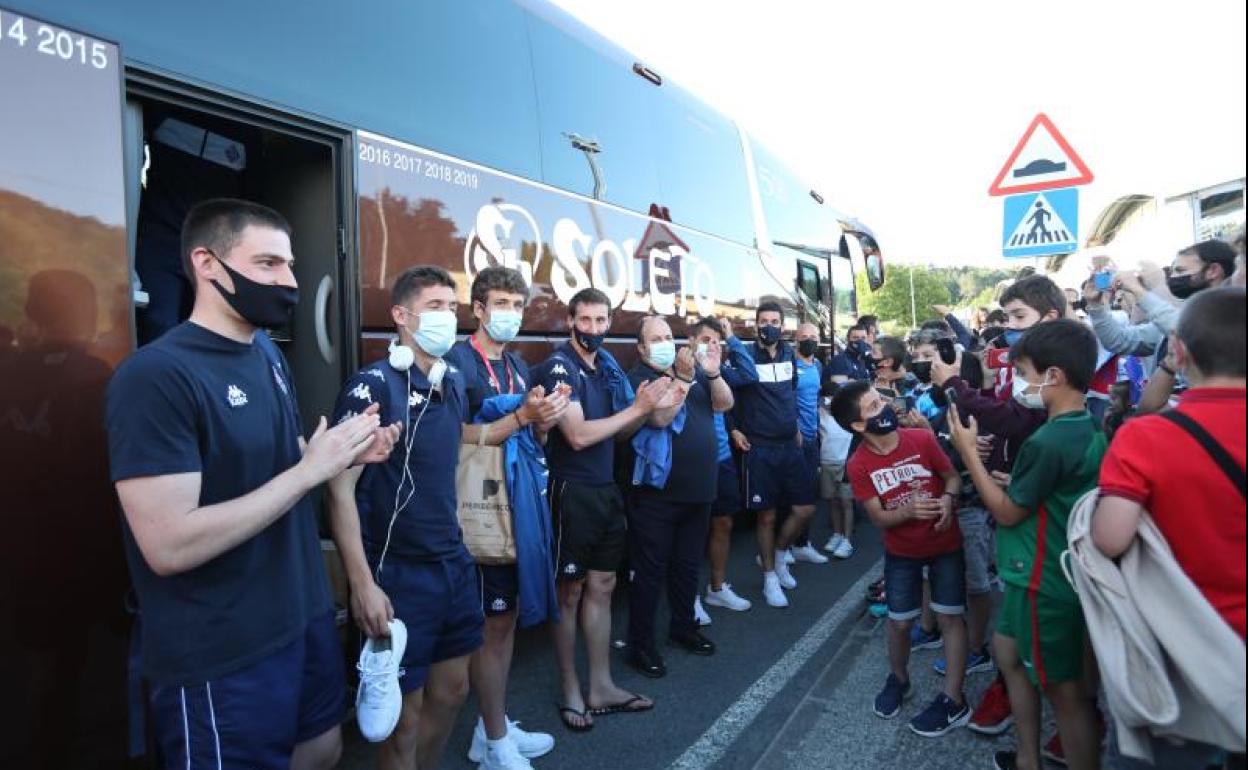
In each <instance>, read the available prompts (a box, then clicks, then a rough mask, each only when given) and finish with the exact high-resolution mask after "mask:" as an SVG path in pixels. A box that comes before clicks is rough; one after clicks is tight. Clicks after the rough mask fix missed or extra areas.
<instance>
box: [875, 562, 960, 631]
mask: <svg viewBox="0 0 1248 770" xmlns="http://www.w3.org/2000/svg"><path fill="white" fill-rule="evenodd" d="M924 567H926V568H927V576H926V577H927V581H928V583H929V584H930V585H931V589H932V603H931V607H932V612H935V613H938V614H941V615H961V614H963V613H964V612H966V561H965V558H964V556H963V554H962V549H961V548H959V549H958V550H956V551H950V552H948V553H942V554H940V555H939V556H929V557H927V558H923V559H912V558H909V557H906V556H894V555H893V554H891V553H888V552H887V551H886V552H885V553H884V593H885V594H886V595H887V597H888V617H889V619H890V620H914V619H915V618H917V617H918V616H919V615H920V614H922V612H923V578H924V575H923V568H924Z"/></svg>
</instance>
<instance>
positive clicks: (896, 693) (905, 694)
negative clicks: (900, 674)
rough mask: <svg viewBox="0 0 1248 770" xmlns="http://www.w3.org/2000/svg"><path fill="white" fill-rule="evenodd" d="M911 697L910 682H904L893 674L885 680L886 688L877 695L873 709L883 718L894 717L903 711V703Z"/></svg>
mask: <svg viewBox="0 0 1248 770" xmlns="http://www.w3.org/2000/svg"><path fill="white" fill-rule="evenodd" d="M909 697H910V683H909V682H902V681H901V680H899V679H898V678H897V677H895V676H893V675H892V674H889V675H888V679H885V680H884V689H883V690H880V694H879V695H877V696H875V704H874V705H873V706H872V708H871V710H872V711H873V712H875V715H876V716H877V717H879V718H881V719H892V718H893V717H895V716H897V712H899V711H901V704H902V702H904V701H905V700H906V699H908V698H909Z"/></svg>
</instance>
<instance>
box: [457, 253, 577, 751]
mask: <svg viewBox="0 0 1248 770" xmlns="http://www.w3.org/2000/svg"><path fill="white" fill-rule="evenodd" d="M528 296H529V287H528V285H527V284H526V283H525V282H524V277H523V276H522V275H521V274H520V272H519V271H518V270H514V269H512V268H509V267H501V266H498V267H487V268H485V269H484V270H482V271H481V272H479V273H477V277H476V278H474V279H473V281H472V290H471V291H470V297H471V299H472V314H473V316H474V317H475V318H476V319H477V330H476V331H475V332H474V333H473V334H471V335H470V336H469V337H468V338H467V339H464V340H460V341H459V342H456V343H455V345H454V346H453V347H452V348H451V350H450V352H449V353H447V354H446V360H447V361H448V362H449V363H450V364H451V365H453V366H454V367H455V368H456V369H458V370H459V373H460V374H461V375H462V376H463V378H464V384H465V388H466V391H467V394H468V417H469V420H470V421H474V420H476V419H477V414H478V413H479V412H480V411H481V407H482V404H483V403H484V402H485V400H486V399H488V398H492V397H494V396H499V395H514V394H520V393H524V392H525V391H526V390H528V388H529V384H528V383H529V367H528V365H527V364H525V362H524V359H522V358H521V357H520V356H519V355H518V354H517V353H515V352H513V351H510V350H507V344H508V343H510V342H511V341H512V340H513V339H515V338H516V335H517V334H518V333H519V332H520V324H521V320H522V319H523V317H524V305H525V301H526V300H527V299H528ZM538 387H539V388H540V387H541V386H538ZM542 395H543V397H542V399H541V401H539V402H538V403H537V404H536V405H534V404H525V405H524V406H521V407H520V408H519V410H518V411H517V412H515V415H516V416H515V417H513V416H512V414H507V415H504V416H503V417H502V419H500V420H498V421H495V422H494V423H492V424H491V429H492V430H498V431H506V432H507V433H508V434H510V432H511V431H513V430H520V429H521V428H520V425H521V424H522V423H523V424H524V425H526V426H531V427H526V428H524V430H533V431H535V432H536V436H537V437H538V440H539V441H541V440H544V439H545V435H546V433H547V432H548V431H549V430H550V429H551V428H553V427H554V425H555V423H557V422H558V421H559V418H560V417H562V416H563V412H564V410H565V409H566V408H567V406H568V396H567V394H566V393H563V392H561V391H555V392H554V393H550V394H547V393H545V392H544V391H543V393H542ZM520 515H521V512H520V511H519V510H517V509H515V508H514V507H513V516H516V517H518V516H520ZM539 515H540V516H541V517H542V521H541V522H540V523H541V524H542V525H545V526H546V527H547V529H546V530H545V533H546V535H547V537H546V538H545V540H547V541H548V542H543V543H541V544H540V545H541V547H540V548H534V549H521V548H519V547H518V548H517V550H518V551H519V552H521V553H524V554H527V553H529V552H532V553H535V554H538V556H539V557H540V555H541V554H542V553H545V554H549V553H551V552H553V550H554V543H553V542H549V541H551V540H552V538H550V537H549V535H550V531H549V522H550V509H549V507H548V506H542V511H541V512H539ZM513 530H514V532H515V536H516V542H517V545H518V546H519V545H520V544H521V543H522V542H523V538H525V537H526V536H529V535H531V534H534V532H533V529H532V528H528V529H526V528H524V527H522V526H520V525H519V524H517V525H515V526H514V528H513ZM518 555H519V554H518ZM536 560H537V561H538V562H539V563H540V562H542V561H543V560H542V559H541V558H537V559H536ZM524 566H525V567H526V568H527V567H528V566H529V565H528V564H527V563H526V564H525V565H524ZM477 571H478V572H479V573H480V576H481V609H482V611H483V612H484V613H485V643H484V644H483V645H482V647H481V649H479V650H477V651H476V652H475V653H473V656H472V660H471V662H470V664H469V676H470V678H471V680H472V689H473V692H474V693H476V696H477V702H478V703H479V704H480V709H481V718H480V719H479V720H478V721H477V726H476V728H475V729H474V730H473V734H472V743H471V745H470V747H469V749H468V759H469V761H471V762H474V763H478V764H479V765H480V767H481V768H483V770H508V768H512V767H517V768H525V767H528V766H529V765H528V762H527V760H529V759H534V758H536V757H540V756H542V755H544V754H546V753H547V752H549V751H550V750H551V749H553V748H554V746H555V739H554V737H552V736H551V735H549V734H547V733H531V732H528V731H526V730H522V729H520V727H519V726H517V725H516V723H514V722H512V721H511V720H509V719H508V718H507V708H506V704H507V676H508V674H509V672H510V670H511V657H512V650H513V648H514V645H515V637H516V620H517V617H518V612H517V610H518V608H519V603H520V601H521V598H522V596H523V594H524V592H525V589H523V588H522V586H521V575H520V572H521V568H520V565H519V564H499V565H494V564H478V565H477ZM537 571H543V572H544V573H545V574H546V575H547V581H549V579H550V578H549V573H550V564H549V563H548V562H547V563H541V564H539V566H538V567H537V568H536V569H535V570H534V572H537ZM530 580H531V578H530ZM526 585H528V586H530V587H531V586H532V585H534V583H532V582H527V581H526ZM530 593H536V592H535V591H530ZM523 598H524V600H525V601H527V602H529V603H530V604H531V605H532V606H533V607H534V610H535V611H534V612H531V613H529V612H526V614H525V617H524V618H521V623H522V625H525V626H526V627H527V626H533V625H537V624H539V623H545V622H547V621H549V620H551V619H552V618H551V617H550V613H549V612H548V611H549V610H551V609H553V601H551V602H549V603H547V602H539V601H538V599H537V597H534V596H523ZM517 755H519V756H517ZM519 757H523V759H520V758H519Z"/></svg>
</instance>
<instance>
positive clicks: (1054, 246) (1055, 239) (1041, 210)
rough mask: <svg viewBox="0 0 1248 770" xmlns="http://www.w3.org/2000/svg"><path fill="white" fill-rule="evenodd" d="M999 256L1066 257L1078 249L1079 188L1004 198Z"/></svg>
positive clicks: (1065, 188) (1066, 188) (1064, 188)
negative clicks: (1051, 255)
mask: <svg viewBox="0 0 1248 770" xmlns="http://www.w3.org/2000/svg"><path fill="white" fill-rule="evenodd" d="M1004 221H1005V226H1004V229H1003V234H1002V239H1001V241H1002V242H1001V253H1002V254H1004V255H1005V256H1007V257H1039V256H1045V255H1048V254H1069V253H1070V252H1072V251H1075V250H1077V249H1078V248H1079V188H1077V187H1063V188H1060V189H1057V190H1045V191H1043V192H1033V193H1027V194H1025V195H1011V196H1010V197H1008V198H1006V199H1005V220H1004Z"/></svg>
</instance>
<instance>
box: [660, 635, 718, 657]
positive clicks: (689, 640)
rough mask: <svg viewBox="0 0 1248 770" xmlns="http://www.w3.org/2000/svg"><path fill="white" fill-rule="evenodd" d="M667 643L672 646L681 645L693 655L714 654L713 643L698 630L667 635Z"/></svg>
mask: <svg viewBox="0 0 1248 770" xmlns="http://www.w3.org/2000/svg"><path fill="white" fill-rule="evenodd" d="M667 643H668V644H670V645H672V646H674V647H682V648H684V649H685V650H687V651H688V652H691V653H693V654H694V655H714V654H715V643H714V642H712V641H711V640H710V639H707V638H706V637H705V636H703V635H702V633H701V632H700V631H690V632H689V633H687V634H682V635H679V636H669V637H667Z"/></svg>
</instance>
